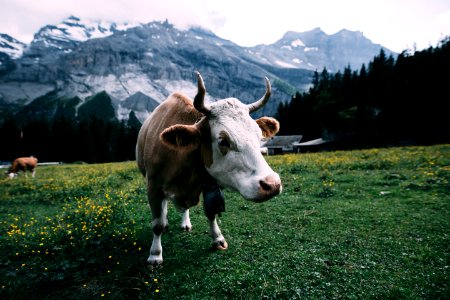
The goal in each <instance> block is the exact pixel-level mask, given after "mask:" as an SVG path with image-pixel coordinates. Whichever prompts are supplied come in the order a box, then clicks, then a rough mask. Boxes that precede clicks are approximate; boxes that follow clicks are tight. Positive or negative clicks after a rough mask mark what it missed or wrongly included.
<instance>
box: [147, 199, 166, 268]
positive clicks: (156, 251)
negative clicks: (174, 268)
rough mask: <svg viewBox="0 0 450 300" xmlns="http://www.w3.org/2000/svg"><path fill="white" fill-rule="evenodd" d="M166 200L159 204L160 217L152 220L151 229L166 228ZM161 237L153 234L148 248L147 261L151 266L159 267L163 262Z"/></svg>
mask: <svg viewBox="0 0 450 300" xmlns="http://www.w3.org/2000/svg"><path fill="white" fill-rule="evenodd" d="M167 224H168V222H167V200H163V201H162V203H161V216H160V217H159V218H157V219H154V220H153V222H152V226H153V228H155V227H159V228H161V230H162V229H164V228H166V227H167ZM161 235H162V232H161V233H160V234H156V233H154V232H153V241H152V246H151V247H150V256H149V257H148V259H147V261H148V262H149V263H151V264H152V265H160V264H161V263H162V262H163V258H162V245H161Z"/></svg>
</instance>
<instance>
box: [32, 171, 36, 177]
mask: <svg viewBox="0 0 450 300" xmlns="http://www.w3.org/2000/svg"><path fill="white" fill-rule="evenodd" d="M34 174H36V170H33V172H32V173H31V177H33V178H34Z"/></svg>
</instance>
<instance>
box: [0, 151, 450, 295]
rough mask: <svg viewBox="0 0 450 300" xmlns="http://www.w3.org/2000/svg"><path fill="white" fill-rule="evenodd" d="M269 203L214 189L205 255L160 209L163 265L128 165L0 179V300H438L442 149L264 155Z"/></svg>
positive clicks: (176, 219)
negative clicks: (276, 192)
mask: <svg viewBox="0 0 450 300" xmlns="http://www.w3.org/2000/svg"><path fill="white" fill-rule="evenodd" d="M267 160H268V161H269V164H270V165H271V166H272V168H273V169H274V170H275V171H277V172H278V173H279V174H280V176H281V178H282V181H283V193H282V194H281V195H280V196H277V197H275V198H273V199H271V200H269V201H267V202H264V203H259V204H258V203H252V202H249V201H246V200H244V199H243V198H242V197H241V196H240V195H239V194H237V193H234V192H230V191H226V192H225V198H226V212H225V213H223V215H222V217H221V218H220V227H221V230H222V233H223V234H224V236H225V238H226V240H227V242H228V244H229V249H228V250H226V251H213V250H211V246H210V237H209V235H208V228H209V227H208V224H207V219H206V217H205V216H204V215H203V208H202V206H201V204H200V205H199V206H198V207H194V208H192V209H191V222H192V225H193V231H192V232H184V231H182V230H181V229H180V228H179V223H180V222H181V216H180V214H179V213H178V212H177V211H176V209H175V208H174V207H173V205H169V215H168V217H169V224H170V226H169V231H168V232H167V233H166V234H164V235H163V238H162V244H163V256H164V263H163V265H162V266H159V267H155V268H153V267H151V266H149V265H148V264H147V262H146V259H147V257H148V251H149V248H150V244H151V239H152V233H151V227H150V222H151V220H150V209H149V207H148V204H147V200H146V191H145V184H144V179H143V178H142V176H141V174H140V173H139V172H138V171H137V167H136V165H135V163H134V162H124V163H108V164H96V165H87V164H79V165H75V164H74V165H59V166H42V167H38V169H37V171H36V177H35V178H31V177H28V178H25V177H24V176H23V175H21V176H19V178H17V179H15V180H11V179H8V178H6V176H4V177H2V178H1V179H0V225H1V226H0V298H2V299H106V298H109V299H124V298H126V299H449V298H450V290H449V283H450V276H449V275H450V270H449V266H450V255H449V254H450V236H449V235H450V186H449V180H450V145H439V146H430V147H400V148H387V149H371V150H356V151H337V152H323V153H312V154H295V155H282V156H270V157H267Z"/></svg>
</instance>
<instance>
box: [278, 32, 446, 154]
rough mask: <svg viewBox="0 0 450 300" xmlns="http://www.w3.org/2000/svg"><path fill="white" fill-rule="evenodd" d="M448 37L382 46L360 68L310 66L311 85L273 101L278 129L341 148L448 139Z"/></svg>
mask: <svg viewBox="0 0 450 300" xmlns="http://www.w3.org/2000/svg"><path fill="white" fill-rule="evenodd" d="M449 71H450V38H446V39H444V40H442V41H441V42H440V43H439V45H438V46H437V47H429V48H428V49H425V50H422V51H416V52H413V53H412V52H411V51H404V52H402V53H401V54H399V55H398V57H397V58H396V59H394V58H393V57H392V56H389V57H387V56H386V54H385V52H384V51H383V50H381V51H380V53H379V54H378V55H377V56H375V57H374V58H373V60H372V61H370V62H369V63H368V66H367V67H366V65H362V67H361V68H360V70H359V71H353V70H352V69H351V68H350V66H348V67H347V68H345V69H344V70H343V72H341V71H339V72H337V73H335V74H331V73H329V72H328V71H327V69H323V70H322V71H321V72H320V73H319V72H317V71H316V72H315V74H314V76H313V80H312V84H311V87H310V89H309V90H308V91H307V92H304V93H299V92H298V93H296V95H295V96H293V97H292V100H291V101H290V102H288V103H282V104H280V106H279V107H278V110H277V115H276V117H277V118H278V120H279V121H280V124H281V130H280V133H279V134H281V135H288V134H303V136H304V140H309V139H314V138H319V137H322V138H324V139H325V140H333V141H335V142H336V144H337V145H339V146H341V147H345V148H352V147H372V146H389V145H402V144H433V143H445V142H450V131H449V129H448V128H449V125H448V121H447V117H448V109H447V107H448V104H449V102H450V92H449V89H448V84H449V83H450V76H449Z"/></svg>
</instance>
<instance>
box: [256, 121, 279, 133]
mask: <svg viewBox="0 0 450 300" xmlns="http://www.w3.org/2000/svg"><path fill="white" fill-rule="evenodd" d="M256 123H257V124H258V125H259V128H261V131H262V134H263V137H265V138H270V137H273V136H274V135H275V134H277V132H278V131H279V130H280V123H279V122H278V121H277V120H275V119H274V118H269V117H261V118H259V119H258V120H256Z"/></svg>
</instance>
